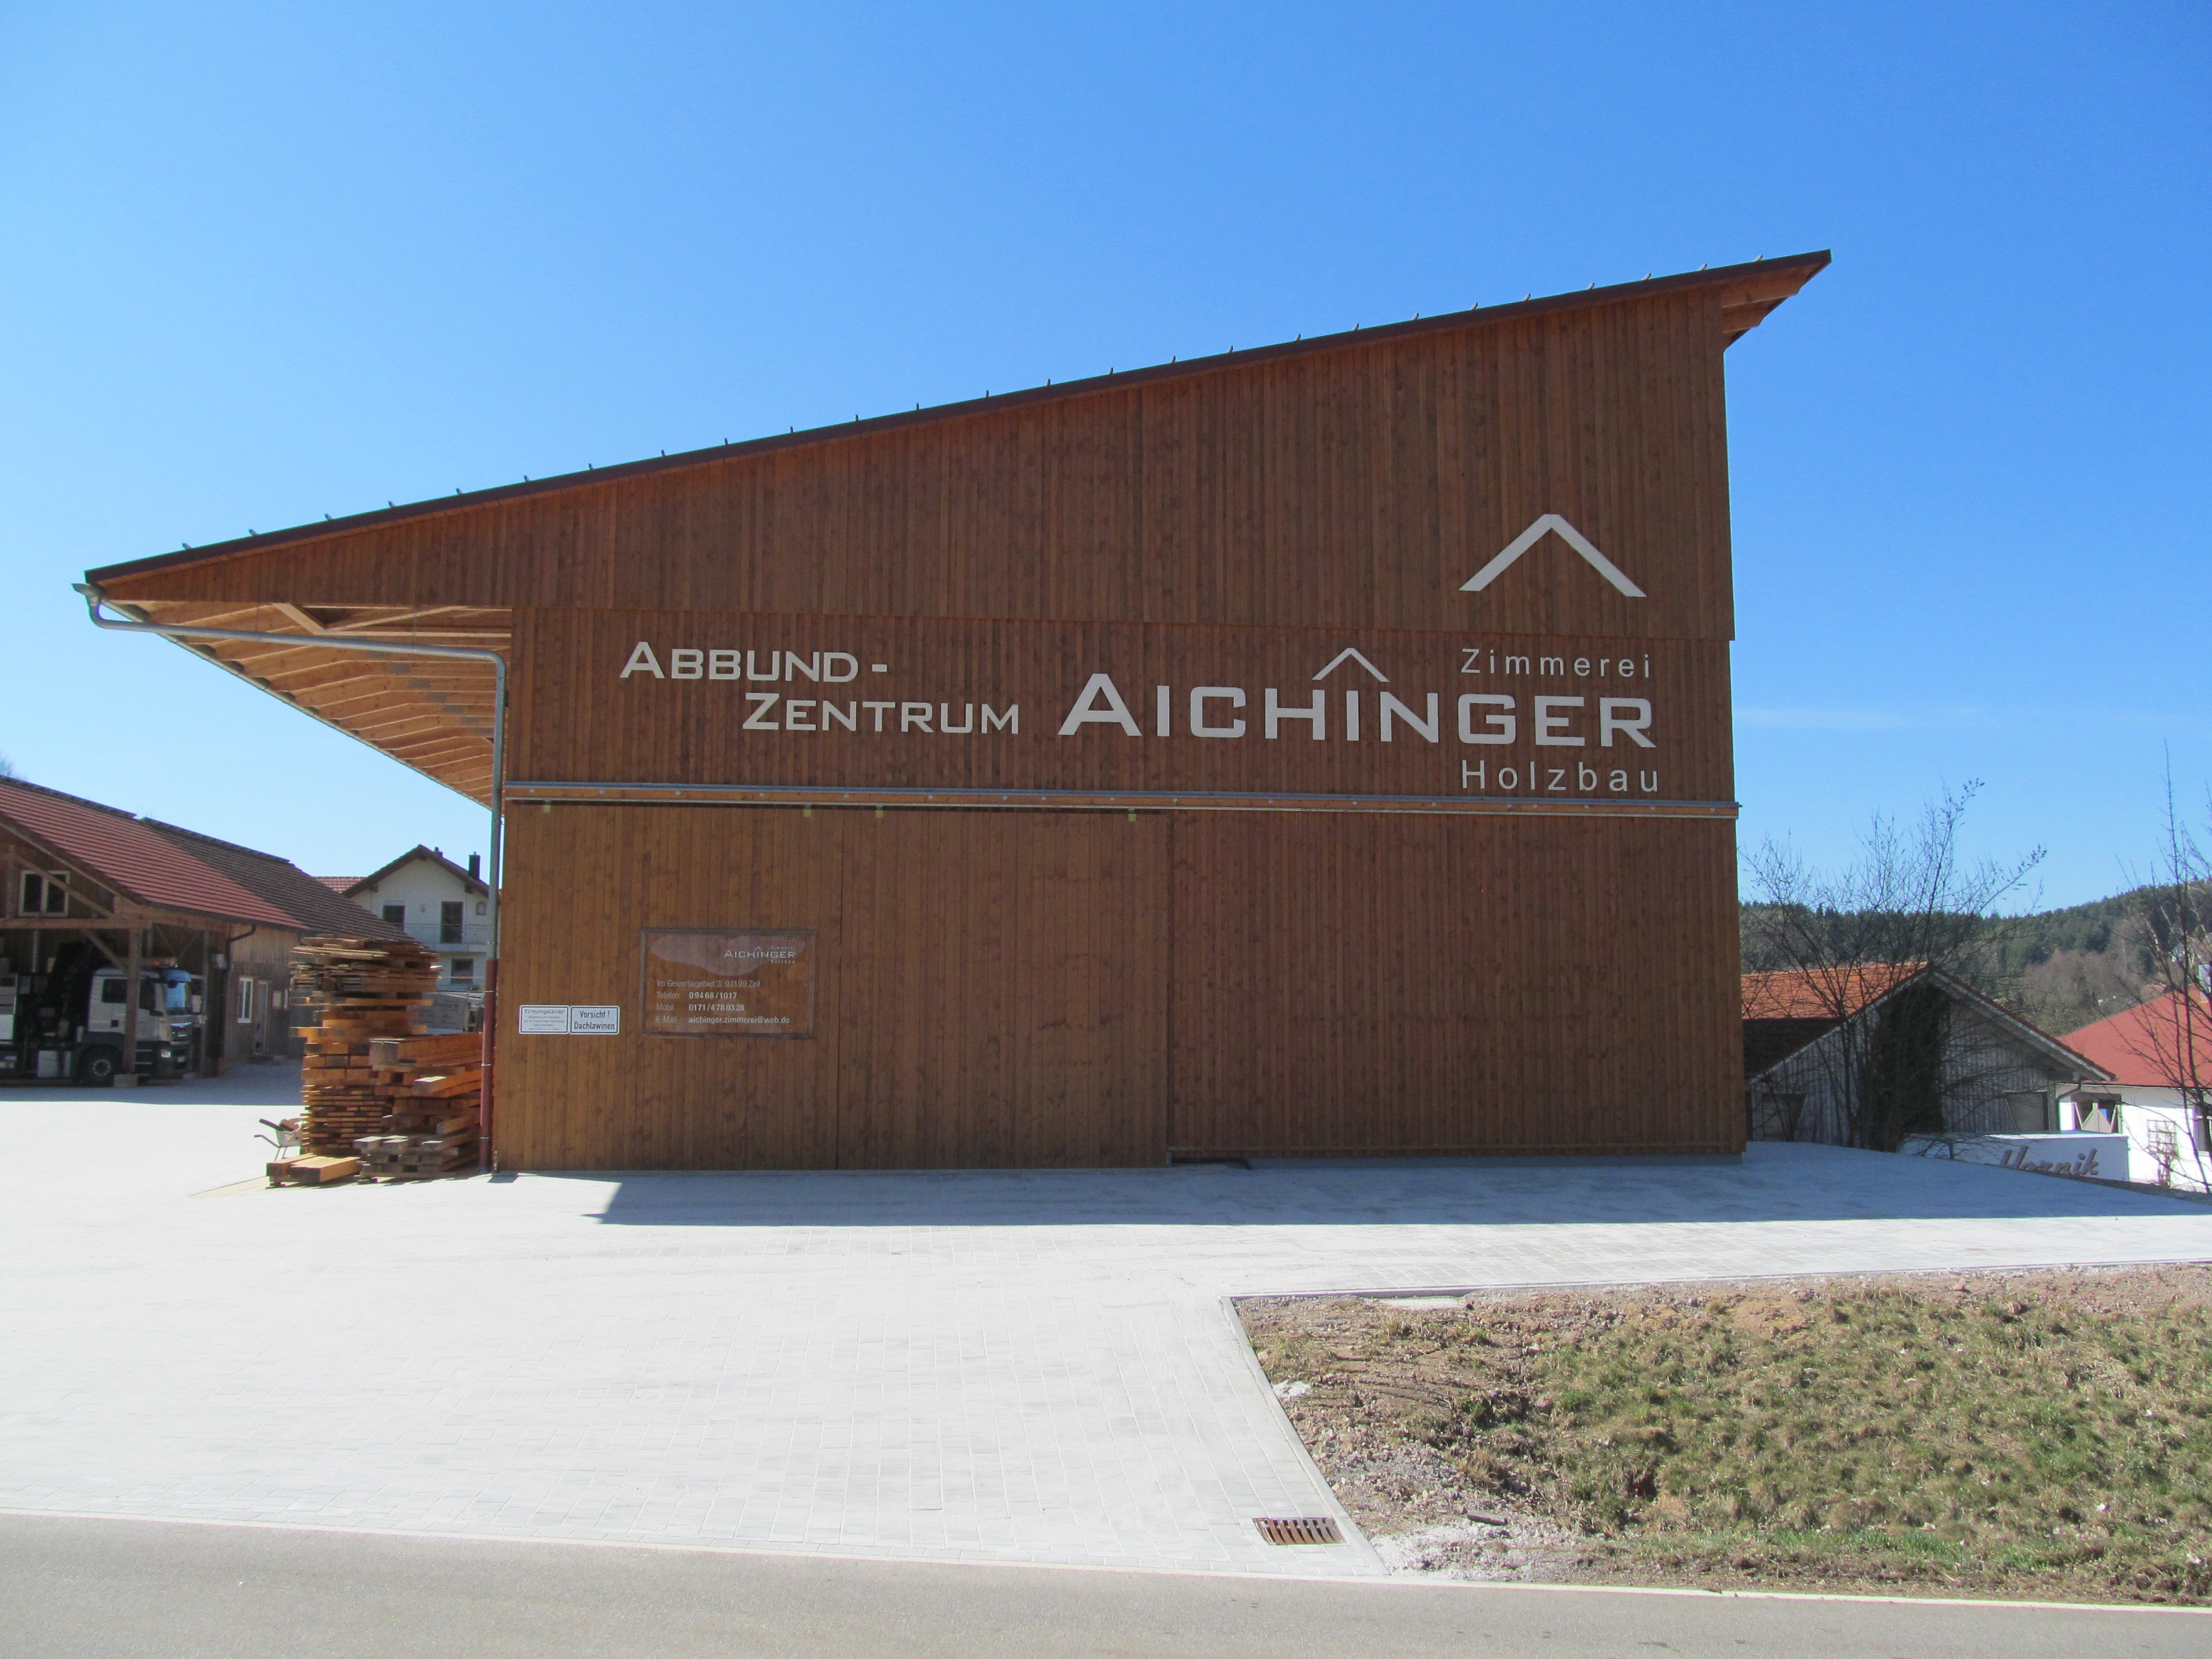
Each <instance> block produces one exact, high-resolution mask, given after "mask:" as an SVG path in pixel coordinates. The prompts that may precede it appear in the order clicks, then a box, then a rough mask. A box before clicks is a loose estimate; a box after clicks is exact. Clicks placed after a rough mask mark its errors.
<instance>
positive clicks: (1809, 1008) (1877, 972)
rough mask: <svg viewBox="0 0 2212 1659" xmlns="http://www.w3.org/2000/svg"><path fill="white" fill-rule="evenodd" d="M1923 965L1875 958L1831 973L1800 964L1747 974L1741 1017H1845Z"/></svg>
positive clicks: (1876, 998) (1854, 1012)
mask: <svg viewBox="0 0 2212 1659" xmlns="http://www.w3.org/2000/svg"><path fill="white" fill-rule="evenodd" d="M1926 965H1927V964H1926V963H1918V962H1878V963H1868V964H1866V965H1865V966H1863V967H1858V968H1838V969H1835V970H1834V971H1833V972H1832V973H1826V972H1816V971H1812V970H1808V969H1792V970H1790V971H1789V972H1785V973H1778V974H1746V975H1744V976H1743V1017H1744V1018H1746V1019H1826V1020H1834V1019H1843V1018H1850V1016H1851V1015H1853V1014H1856V1013H1857V1012H1860V1010H1862V1009H1863V1008H1865V1007H1866V1006H1868V1005H1869V1004H1870V1003H1875V1002H1879V1001H1880V1000H1881V999H1882V998H1884V997H1886V996H1887V995H1888V994H1890V993H1891V992H1892V991H1893V990H1895V989H1896V988H1897V987H1899V985H1902V984H1903V983H1904V982H1905V981H1906V980H1908V979H1911V977H1912V976H1913V975H1916V974H1918V973H1920V972H1922V971H1923V969H1925V967H1926ZM1838 1003H1840V1004H1841V1005H1842V1006H1840V1007H1839V1006H1838Z"/></svg>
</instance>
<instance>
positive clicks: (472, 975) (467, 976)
mask: <svg viewBox="0 0 2212 1659" xmlns="http://www.w3.org/2000/svg"><path fill="white" fill-rule="evenodd" d="M476 976H477V959H476V958H475V957H454V958H453V978H454V979H455V980H456V981H459V980H467V981H470V982H471V983H474V981H475V980H476Z"/></svg>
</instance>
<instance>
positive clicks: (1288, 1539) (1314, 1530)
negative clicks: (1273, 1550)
mask: <svg viewBox="0 0 2212 1659" xmlns="http://www.w3.org/2000/svg"><path fill="white" fill-rule="evenodd" d="M1252 1524H1253V1525H1254V1526H1255V1527H1257V1528H1259V1529H1260V1536H1261V1537H1262V1538H1264V1539H1266V1540H1267V1541H1268V1542H1269V1543H1270V1544H1341V1543H1342V1542H1343V1541H1344V1536H1343V1534H1340V1533H1339V1532H1338V1531H1337V1529H1336V1522H1334V1521H1332V1520H1330V1519H1329V1517H1328V1516H1325V1515H1293V1516H1273V1515H1262V1516H1255V1517H1254V1519H1253V1522H1252Z"/></svg>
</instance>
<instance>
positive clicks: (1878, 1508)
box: [1240, 1267, 2212, 1604]
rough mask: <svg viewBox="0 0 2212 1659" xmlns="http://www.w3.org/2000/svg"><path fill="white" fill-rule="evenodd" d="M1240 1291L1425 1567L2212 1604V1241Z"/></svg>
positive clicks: (1267, 1347) (1302, 1415) (1324, 1449)
mask: <svg viewBox="0 0 2212 1659" xmlns="http://www.w3.org/2000/svg"><path fill="white" fill-rule="evenodd" d="M1426 1300H1429V1301H1431V1302H1432V1301H1433V1298H1428V1299H1426ZM1240 1310H1241V1312H1242V1314H1243V1321H1244V1327H1245V1330H1246V1333H1247V1334H1248V1335H1249V1337H1250V1339H1251V1341H1252V1346H1253V1349H1254V1351H1255V1353H1257V1354H1258V1356H1259V1358H1260V1363H1261V1366H1262V1368H1263V1369H1264V1370H1266V1371H1267V1376H1268V1380H1269V1381H1270V1382H1272V1383H1274V1385H1275V1392H1276V1395H1277V1397H1278V1398H1279V1399H1281V1400H1282V1401H1283V1404H1284V1409H1285V1411H1286V1412H1287V1413H1288V1414H1289V1416H1290V1419H1291V1422H1292V1424H1294V1425H1296V1426H1297V1431H1298V1433H1299V1434H1300V1436H1301V1437H1303V1438H1304V1442H1305V1444H1306V1448H1307V1449H1308V1450H1309V1451H1310V1452H1311V1453H1312V1455H1313V1456H1314V1459H1315V1461H1316V1462H1317V1463H1318V1464H1319V1465H1320V1466H1321V1469H1322V1474H1324V1475H1326V1476H1327V1478H1328V1481H1329V1484H1330V1485H1331V1486H1333V1487H1334V1489H1335V1491H1336V1492H1337V1495H1338V1497H1339V1498H1340V1499H1341V1500H1342V1501H1343V1503H1344V1504H1345V1506H1346V1508H1347V1509H1348V1510H1351V1511H1352V1516H1353V1517H1354V1518H1355V1519H1356V1520H1357V1521H1358V1522H1359V1524H1360V1526H1361V1528H1363V1529H1364V1530H1365V1531H1366V1533H1367V1534H1368V1535H1369V1537H1370V1538H1371V1539H1372V1540H1373V1541H1375V1544H1376V1548H1377V1549H1378V1550H1379V1551H1381V1553H1383V1558H1384V1559H1385V1560H1386V1561H1387V1562H1389V1564H1390V1565H1392V1566H1393V1567H1395V1568H1396V1569H1398V1570H1399V1571H1407V1572H1415V1573H1431V1574H1436V1575H1439V1576H1445V1577H1458V1578H1472V1579H1499V1578H1520V1579H1544V1580H1550V1581H1554V1582H1575V1583H1637V1584H1663V1585H1683V1586H1692V1587H1697V1588H1703V1589H1801V1590H1826V1591H1845V1592H1857V1593H1877V1594H1889V1595H1895V1594H1899V1593H1906V1594H1915V1593H1917V1594H1923V1595H1996V1596H2006V1597H2014V1598H2021V1599H2029V1600H2045V1601H2162V1602H2178V1603H2191V1604H2203V1603H2205V1602H2207V1601H2212V1565H2207V1564H2208V1562H2212V1268H2208V1267H2148V1268H2129V1269H2079V1270H2067V1271H2059V1272H2039V1273H1976V1274H1944V1275H1936V1276H1899V1277H1895V1278H1885V1279H1866V1278H1852V1279H1804V1280H1792V1281H1781V1282H1765V1283H1759V1284H1756V1285H1751V1284H1743V1285H1662V1286H1639V1287H1633V1288H1611V1289H1602V1290H1589V1291H1546V1292H1542V1293H1538V1294H1513V1295H1506V1294H1490V1293H1477V1294H1475V1295H1472V1296H1468V1297H1464V1298H1462V1299H1459V1300H1458V1301H1456V1302H1455V1303H1454V1304H1451V1305H1449V1306H1444V1307H1437V1306H1433V1305H1428V1306H1422V1305H1406V1304H1391V1303H1389V1301H1387V1300H1380V1299H1373V1298H1367V1297H1319V1298H1309V1297H1261V1298H1255V1299H1252V1300H1249V1301H1246V1302H1244V1303H1243V1304H1240Z"/></svg>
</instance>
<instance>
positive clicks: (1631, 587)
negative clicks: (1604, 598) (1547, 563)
mask: <svg viewBox="0 0 2212 1659" xmlns="http://www.w3.org/2000/svg"><path fill="white" fill-rule="evenodd" d="M1553 531H1557V532H1559V539H1560V540H1561V541H1563V542H1565V544H1567V545H1568V546H1569V547H1571V548H1573V549H1574V550H1575V551H1576V552H1577V553H1579V554H1581V555H1582V556H1583V559H1584V561H1585V562H1588V563H1589V567H1590V568H1591V569H1593V570H1595V571H1596V572H1597V574H1599V575H1601V576H1602V577H1604V578H1605V579H1606V580H1607V581H1609V582H1611V583H1612V584H1613V586H1615V587H1617V588H1619V589H1620V591H1621V592H1623V593H1626V595H1627V596H1628V597H1629V598H1630V599H1642V598H1644V590H1643V589H1642V588H1640V587H1638V586H1637V585H1636V584H1635V583H1634V582H1632V581H1631V580H1629V578H1628V574H1627V572H1626V571H1624V570H1623V569H1622V568H1620V566H1619V565H1617V564H1615V563H1614V562H1613V561H1612V560H1611V559H1608V558H1607V557H1606V556H1605V555H1604V554H1602V553H1601V552H1599V551H1598V550H1597V548H1596V546H1595V544H1593V543H1592V542H1591V540H1590V538H1589V537H1587V536H1585V535H1583V532H1581V531H1579V530H1577V529H1576V528H1575V527H1574V526H1572V525H1571V524H1569V523H1568V522H1567V521H1566V520H1565V519H1563V518H1561V517H1560V516H1559V514H1558V513H1545V514H1544V515H1543V516H1542V517H1541V518H1540V519H1538V520H1536V522H1535V523H1534V524H1532V525H1530V526H1528V528H1527V529H1526V530H1524V531H1522V532H1521V533H1520V534H1519V535H1517V536H1516V537H1515V538H1513V539H1512V540H1511V541H1510V542H1508V543H1507V544H1505V546H1504V548H1503V549H1501V550H1499V552H1498V556H1497V557H1496V558H1494V559H1492V561H1491V562H1489V563H1488V564H1486V565H1485V566H1483V567H1482V568H1481V569H1480V570H1478V571H1476V572H1475V573H1474V574H1473V575H1472V576H1469V577H1468V579H1467V580H1465V581H1463V582H1462V583H1461V584H1460V588H1459V591H1460V592H1462V593H1480V592H1482V590H1483V589H1484V588H1486V587H1487V586H1490V585H1491V583H1492V582H1494V581H1496V580H1498V578H1499V577H1500V576H1502V575H1504V574H1505V573H1506V572H1507V571H1508V570H1510V569H1511V568H1513V562H1514V561H1515V560H1516V559H1518V558H1519V557H1520V556H1522V554H1523V553H1526V552H1527V551H1528V550H1529V549H1530V548H1532V547H1534V546H1535V544H1537V543H1538V542H1540V541H1541V540H1543V539H1544V537H1545V536H1546V534H1547V533H1548V532H1553Z"/></svg>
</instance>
